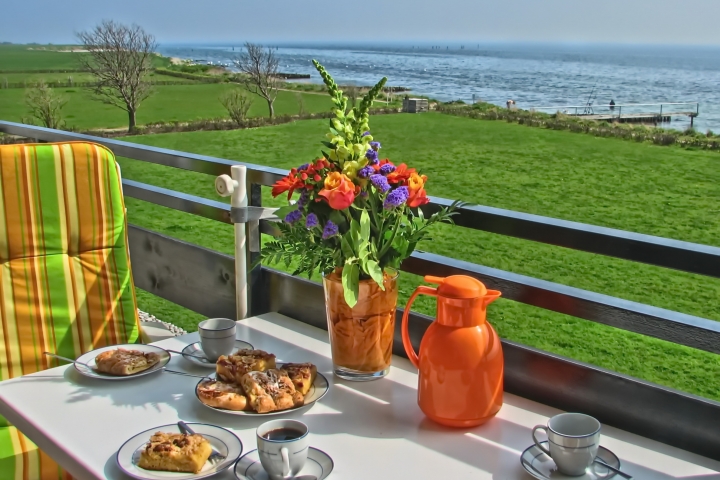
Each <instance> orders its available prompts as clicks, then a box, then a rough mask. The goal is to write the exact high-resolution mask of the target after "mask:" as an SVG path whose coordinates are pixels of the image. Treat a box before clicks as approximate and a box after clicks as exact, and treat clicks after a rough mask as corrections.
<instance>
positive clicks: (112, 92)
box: [76, 20, 157, 131]
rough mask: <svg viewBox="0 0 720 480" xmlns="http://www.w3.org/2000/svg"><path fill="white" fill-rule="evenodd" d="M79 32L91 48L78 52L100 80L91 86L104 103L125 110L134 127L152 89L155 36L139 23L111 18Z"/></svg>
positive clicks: (129, 124) (131, 125)
mask: <svg viewBox="0 0 720 480" xmlns="http://www.w3.org/2000/svg"><path fill="white" fill-rule="evenodd" d="M76 35H77V38H78V40H80V42H81V43H82V44H83V47H84V49H85V50H87V52H88V53H87V54H84V55H80V56H79V58H80V64H81V65H82V67H83V69H85V70H87V71H89V72H90V73H91V74H92V75H93V76H94V77H95V78H96V80H97V83H96V84H95V85H94V86H92V87H90V90H91V91H92V92H93V93H94V94H95V95H96V96H97V97H98V98H99V99H100V100H101V101H103V102H104V103H107V104H109V105H113V106H116V107H118V108H121V109H123V110H125V111H126V112H127V113H128V130H130V131H132V130H133V129H134V128H135V114H136V112H137V110H138V108H139V107H140V103H142V101H143V100H145V99H146V98H148V97H149V96H150V94H151V93H152V90H151V86H150V82H148V81H147V80H146V76H147V74H148V73H149V72H150V71H151V70H152V68H153V67H152V57H153V55H154V52H155V49H156V48H157V43H156V42H155V37H154V36H152V35H150V34H149V33H147V32H145V30H143V29H142V28H141V27H139V26H137V25H132V26H126V25H122V24H120V23H117V22H115V21H112V20H103V21H102V22H101V23H100V25H97V26H96V27H95V28H94V29H92V30H90V31H87V32H80V33H77V34H76Z"/></svg>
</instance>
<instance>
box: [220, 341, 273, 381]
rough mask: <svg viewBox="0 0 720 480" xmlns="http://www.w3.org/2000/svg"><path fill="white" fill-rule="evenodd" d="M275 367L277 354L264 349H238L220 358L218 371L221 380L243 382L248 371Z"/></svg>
mask: <svg viewBox="0 0 720 480" xmlns="http://www.w3.org/2000/svg"><path fill="white" fill-rule="evenodd" d="M271 368H275V355H273V354H271V353H267V352H265V351H262V350H248V349H245V350H238V351H237V352H235V353H233V354H231V355H227V356H225V355H222V356H221V357H220V358H218V361H217V366H216V371H217V377H218V379H220V380H223V381H225V382H230V383H233V382H234V383H241V380H242V377H243V375H245V374H246V373H248V372H255V371H257V372H264V371H265V370H269V369H271Z"/></svg>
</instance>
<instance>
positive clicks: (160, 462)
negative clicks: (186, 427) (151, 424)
mask: <svg viewBox="0 0 720 480" xmlns="http://www.w3.org/2000/svg"><path fill="white" fill-rule="evenodd" d="M211 453H212V447H211V446H210V442H208V441H207V440H206V439H205V438H204V437H203V436H202V435H197V434H195V435H187V434H184V433H163V432H156V433H155V434H154V435H153V436H152V437H150V441H149V442H148V444H147V445H146V446H145V449H144V450H143V451H142V452H141V453H140V461H139V462H138V467H140V468H144V469H146V470H161V471H165V472H187V473H199V472H200V470H202V468H203V467H204V466H205V462H207V459H208V458H209V457H210V454H211Z"/></svg>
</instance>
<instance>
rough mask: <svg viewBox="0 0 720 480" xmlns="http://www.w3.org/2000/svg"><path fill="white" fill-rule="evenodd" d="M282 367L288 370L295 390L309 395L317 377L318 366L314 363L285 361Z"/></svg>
mask: <svg viewBox="0 0 720 480" xmlns="http://www.w3.org/2000/svg"><path fill="white" fill-rule="evenodd" d="M281 368H282V370H285V371H286V372H287V374H288V376H289V377H290V380H292V382H293V385H295V390H297V391H298V392H300V393H302V395H303V397H304V396H305V395H307V394H308V392H309V391H310V387H312V385H313V382H315V377H317V367H316V366H315V365H313V364H312V363H285V364H283V366H282V367H281Z"/></svg>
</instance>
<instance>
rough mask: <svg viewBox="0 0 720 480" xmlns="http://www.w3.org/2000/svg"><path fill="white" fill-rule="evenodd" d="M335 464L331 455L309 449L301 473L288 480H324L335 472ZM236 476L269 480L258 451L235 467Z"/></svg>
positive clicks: (245, 457)
mask: <svg viewBox="0 0 720 480" xmlns="http://www.w3.org/2000/svg"><path fill="white" fill-rule="evenodd" d="M334 467H335V464H334V463H333V460H332V458H330V455H328V454H327V453H325V452H323V451H322V450H318V449H317V448H313V447H309V448H308V457H307V461H306V462H305V466H304V467H303V469H302V470H300V473H298V474H297V475H296V476H294V477H291V478H289V479H288V480H304V479H307V480H310V479H311V478H312V479H317V480H323V479H325V478H327V477H328V475H330V474H331V473H332V471H333V468H334ZM235 476H236V477H237V478H238V480H269V478H270V477H268V474H267V472H266V471H265V469H264V468H263V466H262V464H261V463H260V458H259V457H258V451H257V450H253V451H252V452H248V453H246V454H245V456H243V457H242V458H241V459H240V460H238V462H237V464H236V465H235Z"/></svg>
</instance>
